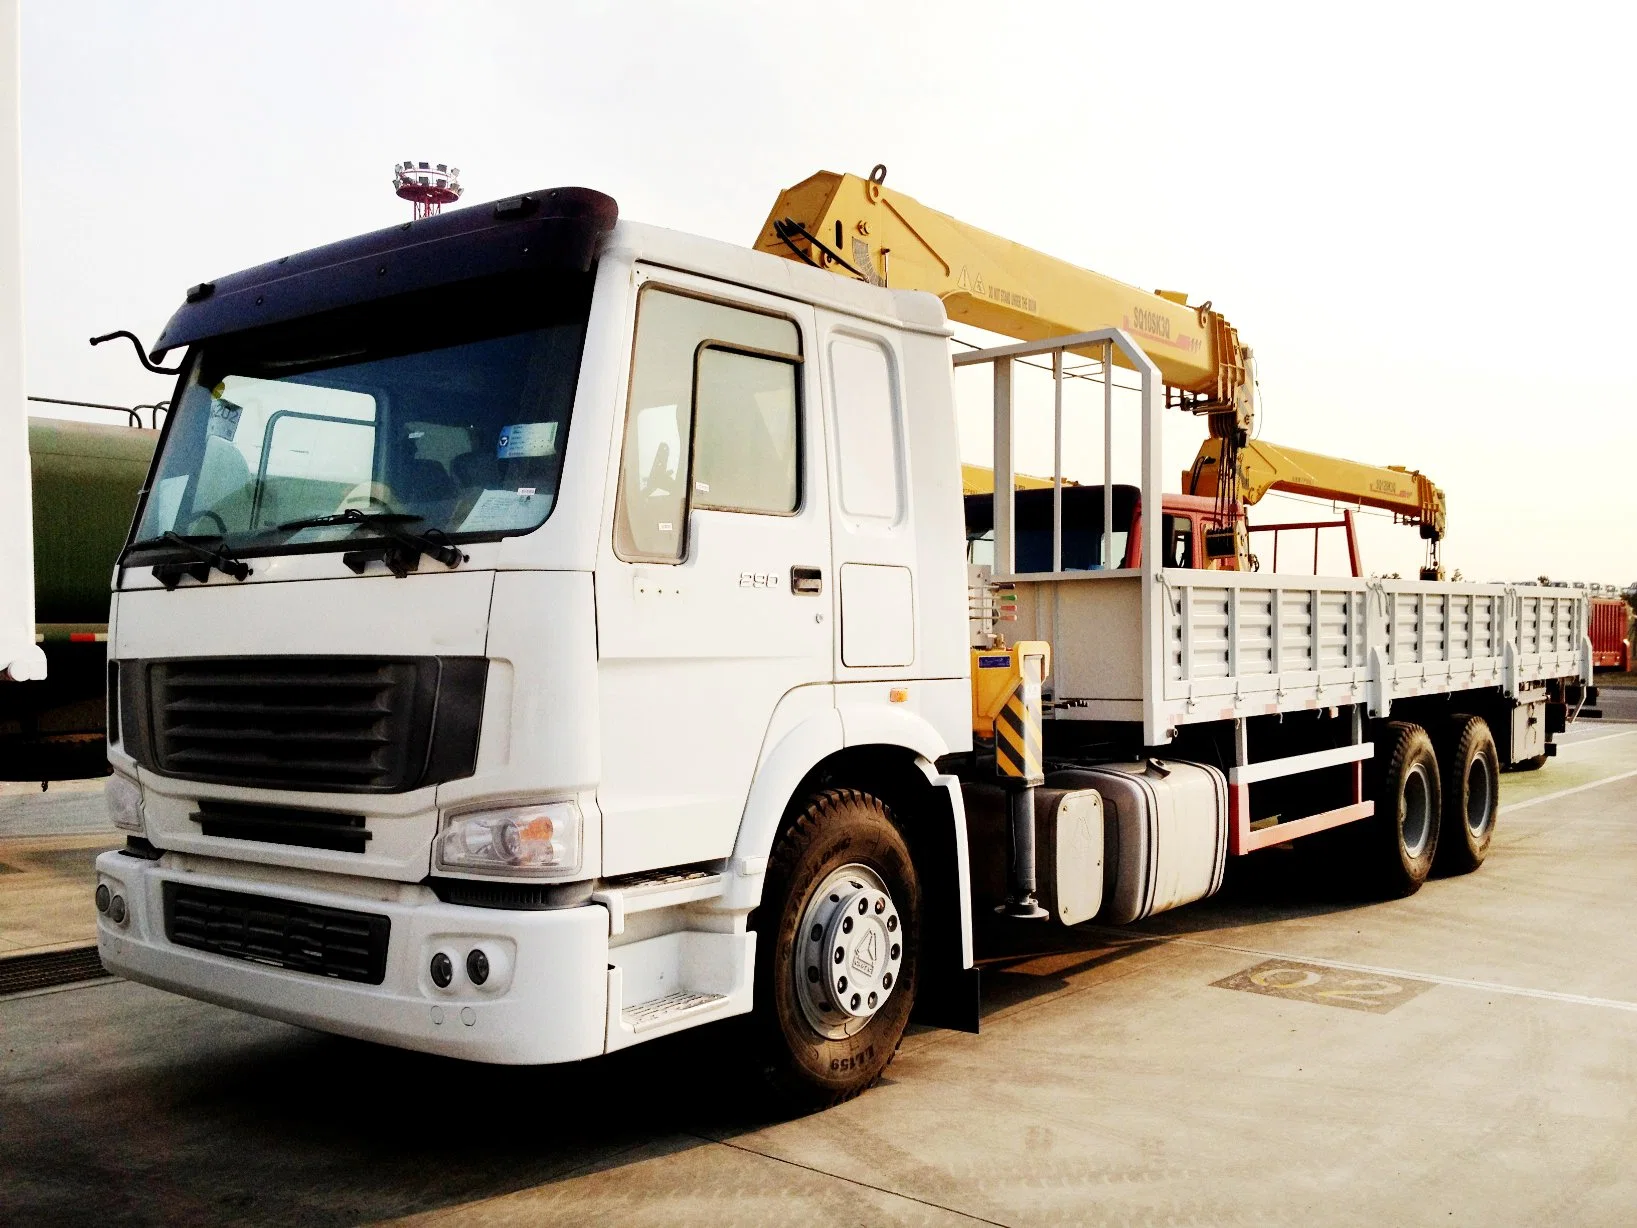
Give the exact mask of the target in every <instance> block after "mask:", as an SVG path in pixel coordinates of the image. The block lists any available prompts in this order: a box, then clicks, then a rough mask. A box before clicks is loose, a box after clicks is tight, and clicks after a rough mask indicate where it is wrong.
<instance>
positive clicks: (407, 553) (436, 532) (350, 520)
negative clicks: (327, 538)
mask: <svg viewBox="0 0 1637 1228" xmlns="http://www.w3.org/2000/svg"><path fill="white" fill-rule="evenodd" d="M424 519H426V518H425V517H424V516H416V515H413V514H412V513H409V512H363V511H359V510H358V509H357V508H355V507H349V508H348V509H347V510H346V511H344V512H335V513H332V514H331V515H328V516H308V517H306V518H305V519H303V520H291V521H289V522H287V523H285V524H281V525H279V528H280V529H286V530H291V531H293V530H296V529H317V528H324V527H326V526H329V525H343V524H356V525H361V526H364V527H366V528H371V529H374V530H375V531H376V532H377V533H379V534H381V536H383V537H386V538H389V539H391V544H390V545H384V546H377V547H374V548H372V549H364V550H349V551H347V553H346V554H343V555H342V556H341V561H342V562H343V563H345V564H346V565H347V566H348V567H349V568H351V569H352V570H353V572H355V573H356V574H358V575H363V573H364V567H365V566H366V565H367V564H368V563H370V562H372V561H373V560H376V559H379V560H380V561H381V562H383V563H385V564H386V565H387V570H388V571H390V572H392V574H393V575H395V576H397V577H398V578H399V579H402V578H403V577H404V576H407V575H408V574H409V573H410V572H412V571H414V570H415V569H416V568H417V567H418V566H419V565H420V561H421V555H423V554H430V555H431V556H432V557H433V558H435V559H437V560H438V562H440V563H442V564H443V565H444V566H445V567H459V566H460V565H461V564H462V563H464V562H465V561H466V556H465V555H464V554H462V553H461V552H460V551H459V550H457V549H455V547H454V546H452V545H450V544H449V535H448V534H446V533H445V532H444V531H443V530H442V529H428V530H427V531H426V532H425V533H411V532H409V531H408V530H407V529H405V528H404V527H403V526H404V525H406V524H413V523H415V522H416V521H418V520H424Z"/></svg>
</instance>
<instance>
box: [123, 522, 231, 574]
mask: <svg viewBox="0 0 1637 1228" xmlns="http://www.w3.org/2000/svg"><path fill="white" fill-rule="evenodd" d="M221 540H222V535H221V534H220V533H216V534H212V535H211V536H210V537H207V538H204V539H203V540H201V541H195V540H192V539H190V538H186V537H183V536H182V535H181V534H180V533H177V532H175V531H173V530H166V531H165V532H164V533H161V534H160V535H159V536H158V537H149V538H144V539H143V540H142V541H135V542H132V543H131V544H130V545H129V546H128V547H127V548H126V550H127V552H129V551H131V550H144V549H154V548H157V547H161V546H174V547H176V548H177V549H178V550H185V551H187V552H188V553H189V554H191V555H193V557H194V558H196V559H198V560H199V561H198V562H197V563H159V564H157V565H156V566H155V567H154V569H153V578H154V579H155V580H158V581H159V582H160V583H161V584H163V585H164V586H165V587H166V588H175V587H176V586H177V585H178V584H180V583H181V582H182V577H183V576H192V577H193V578H194V579H195V580H197V581H199V583H200V584H203V583H204V582H205V581H206V580H208V579H210V569H211V568H212V567H214V568H215V569H216V570H217V571H219V572H221V573H222V574H223V575H226V576H232V577H233V578H234V579H235V580H243V579H244V578H245V577H246V576H248V575H249V574H250V567H249V565H248V564H246V563H244V562H243V561H242V560H240V559H239V558H238V557H236V556H235V555H234V554H233V552H232V551H230V550H228V549H227V548H225V547H224V548H222V549H221V550H212V549H211V548H210V547H209V546H207V545H205V544H204V542H207V541H216V542H219V541H221Z"/></svg>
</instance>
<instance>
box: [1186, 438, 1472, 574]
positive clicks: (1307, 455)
mask: <svg viewBox="0 0 1637 1228" xmlns="http://www.w3.org/2000/svg"><path fill="white" fill-rule="evenodd" d="M1221 457H1222V441H1221V440H1220V439H1207V440H1205V441H1204V442H1203V443H1201V444H1200V445H1199V454H1198V455H1197V456H1196V457H1194V464H1193V467H1192V468H1191V469H1189V470H1188V472H1187V473H1185V474H1184V475H1183V479H1182V488H1183V490H1184V491H1185V492H1186V493H1188V494H1206V493H1215V491H1216V489H1217V484H1218V482H1219V480H1220V478H1219V475H1218V468H1219V466H1220V463H1221ZM1239 475H1240V476H1239V483H1240V496H1241V498H1243V500H1244V501H1245V503H1247V504H1253V503H1257V502H1259V501H1260V500H1261V498H1262V496H1263V495H1265V494H1267V493H1268V491H1270V490H1282V491H1288V492H1289V493H1291V494H1296V495H1310V496H1312V497H1314V498H1319V499H1339V500H1342V501H1344V502H1347V503H1356V504H1358V505H1359V506H1361V507H1374V508H1381V509H1383V510H1385V511H1389V512H1392V513H1393V514H1394V515H1395V516H1396V517H1398V519H1400V520H1402V521H1403V522H1404V523H1406V524H1413V525H1419V526H1420V527H1421V536H1422V537H1423V538H1425V539H1426V541H1427V545H1428V551H1429V559H1428V568H1429V569H1430V570H1432V571H1433V572H1434V573H1435V574H1436V572H1437V571H1438V570H1439V566H1438V543H1439V542H1440V541H1442V540H1443V537H1444V530H1445V527H1446V520H1447V509H1446V505H1445V500H1444V492H1443V491H1442V490H1440V489H1439V488H1438V487H1437V486H1435V485H1433V483H1432V481H1431V480H1430V479H1428V478H1427V477H1426V475H1424V474H1422V473H1421V472H1419V471H1418V470H1415V469H1405V468H1403V467H1402V466H1399V465H1365V464H1361V463H1360V462H1358V461H1350V460H1340V459H1338V458H1336V457H1333V456H1320V455H1319V454H1318V453H1317V452H1303V451H1301V450H1299V449H1297V448H1287V447H1284V446H1282V445H1280V444H1275V443H1268V442H1267V441H1266V440H1262V439H1256V440H1252V441H1251V442H1250V443H1247V444H1245V445H1244V446H1242V447H1241V448H1240V449H1239Z"/></svg>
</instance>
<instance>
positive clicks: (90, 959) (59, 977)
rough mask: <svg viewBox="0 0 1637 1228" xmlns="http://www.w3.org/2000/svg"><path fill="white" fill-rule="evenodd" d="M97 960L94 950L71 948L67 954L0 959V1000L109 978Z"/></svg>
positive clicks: (53, 953) (63, 952)
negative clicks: (9, 995)
mask: <svg viewBox="0 0 1637 1228" xmlns="http://www.w3.org/2000/svg"><path fill="white" fill-rule="evenodd" d="M109 975H110V974H109V972H108V971H107V969H105V968H104V967H103V966H102V960H100V959H98V958H97V949H96V947H72V948H70V949H69V950H67V951H46V952H43V953H42V954H39V955H13V956H11V957H10V958H8V959H0V998H3V997H5V996H6V995H7V994H14V993H26V992H28V991H29V990H31V989H50V988H51V987H52V986H54V985H72V984H74V983H75V982H76V981H99V980H102V979H103V978H105V977H107V976H109Z"/></svg>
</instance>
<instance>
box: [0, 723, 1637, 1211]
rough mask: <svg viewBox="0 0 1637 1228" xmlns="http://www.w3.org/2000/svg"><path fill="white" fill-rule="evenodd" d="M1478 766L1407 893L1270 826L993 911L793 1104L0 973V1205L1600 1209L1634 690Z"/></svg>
mask: <svg viewBox="0 0 1637 1228" xmlns="http://www.w3.org/2000/svg"><path fill="white" fill-rule="evenodd" d="M1502 800H1503V805H1504V807H1505V809H1504V811H1503V813H1502V816H1501V822H1500V827H1499V829H1498V832H1497V836H1496V846H1495V849H1494V851H1493V853H1492V856H1491V859H1490V861H1489V863H1488V864H1487V865H1486V866H1485V867H1484V868H1483V869H1482V870H1481V871H1480V872H1479V873H1477V874H1475V875H1471V876H1468V877H1464V878H1453V879H1440V880H1435V881H1433V882H1431V883H1429V884H1428V885H1427V886H1426V887H1425V888H1424V889H1423V890H1422V891H1421V892H1420V893H1419V894H1417V895H1415V896H1413V897H1411V898H1410V899H1407V900H1400V901H1395V902H1392V903H1369V902H1364V901H1360V900H1356V899H1350V898H1347V897H1346V896H1345V895H1343V894H1341V893H1338V892H1335V891H1330V892H1326V891H1325V890H1322V889H1317V888H1314V887H1312V886H1311V885H1306V886H1304V884H1303V882H1302V881H1301V878H1300V876H1299V875H1297V874H1295V873H1293V872H1292V871H1293V870H1294V869H1295V868H1296V866H1295V862H1294V860H1293V855H1292V854H1289V853H1285V852H1281V851H1278V850H1269V851H1267V852H1265V853H1263V854H1258V855H1257V856H1258V858H1262V859H1265V860H1261V861H1257V862H1252V861H1249V860H1247V862H1246V863H1242V864H1241V865H1240V866H1238V867H1237V869H1238V870H1239V872H1238V873H1237V874H1236V876H1235V879H1234V881H1233V882H1232V883H1231V884H1230V888H1229V890H1227V891H1226V892H1225V893H1224V894H1223V895H1222V896H1219V897H1217V898H1216V899H1214V900H1211V901H1207V902H1205V903H1203V904H1200V905H1196V906H1193V907H1190V908H1186V909H1181V910H1178V911H1176V912H1174V913H1169V914H1165V915H1163V916H1161V917H1158V918H1155V919H1154V920H1152V921H1151V922H1148V923H1146V924H1143V925H1139V926H1134V927H1130V928H1127V929H1123V930H1102V929H1095V928H1091V927H1081V928H1080V929H1078V930H1073V931H1065V930H1061V929H1055V930H1054V929H1048V928H1045V927H1040V928H1031V929H1029V930H1026V931H1021V936H1020V932H1019V931H1016V930H1013V931H1012V932H1011V933H1010V935H1002V936H998V937H997V936H995V935H989V936H988V937H987V938H986V942H985V948H986V950H987V951H988V955H987V957H986V971H985V980H986V988H987V992H986V1003H987V1006H986V1014H985V1018H984V1029H983V1033H982V1035H980V1036H968V1035H963V1034H955V1033H948V1032H939V1031H929V1030H918V1031H916V1032H914V1033H913V1034H912V1035H911V1036H910V1037H908V1038H907V1039H906V1041H905V1044H904V1046H903V1049H902V1051H901V1052H900V1054H899V1056H898V1058H897V1060H896V1061H895V1062H894V1063H893V1065H892V1066H891V1067H890V1068H889V1070H888V1077H887V1079H886V1080H885V1081H884V1082H883V1083H882V1085H880V1086H878V1087H876V1088H875V1089H874V1090H872V1091H870V1092H868V1093H867V1094H865V1095H864V1096H863V1097H861V1098H859V1099H858V1100H855V1101H853V1102H851V1103H849V1104H846V1105H843V1106H841V1107H840V1108H837V1109H834V1110H831V1111H830V1112H827V1113H821V1114H817V1115H814V1116H810V1117H806V1118H800V1119H796V1120H784V1121H781V1120H768V1119H767V1118H765V1117H761V1116H758V1115H757V1114H756V1110H755V1109H754V1108H753V1107H751V1102H750V1101H748V1100H747V1099H746V1098H745V1097H743V1096H741V1095H739V1094H738V1090H737V1089H738V1085H739V1084H740V1083H741V1081H742V1078H741V1075H740V1073H739V1069H738V1067H737V1066H736V1065H735V1063H734V1060H733V1053H732V1052H731V1041H730V1039H729V1038H725V1037H723V1036H722V1035H719V1034H713V1033H709V1032H707V1033H705V1034H701V1035H685V1036H683V1037H678V1038H673V1039H671V1040H667V1041H659V1042H655V1043H653V1044H651V1045H647V1046H643V1047H639V1048H638V1049H636V1050H632V1051H628V1052H627V1053H624V1054H622V1055H619V1056H618V1057H617V1058H613V1059H604V1060H599V1061H595V1062H589V1063H585V1064H582V1065H579V1066H574V1067H567V1068H542V1069H533V1070H514V1069H502V1068H486V1067H474V1066H466V1065H462V1064H459V1063H455V1062H449V1061H444V1060H441V1059H435V1058H428V1057H422V1056H419V1055H415V1054H409V1053H401V1052H397V1051H393V1050H387V1049H380V1048H375V1047H372V1046H369V1045H365V1044H360V1043H356V1042H352V1041H346V1040H339V1039H335V1038H331V1037H326V1036H321V1035H317V1034H314V1033H309V1032H304V1031H301V1030H300V1029H297V1028H292V1027H287V1026H284V1025H282V1024H276V1023H270V1022H267V1021H264V1020H259V1019H254V1018H250V1017H248V1016H243V1015H238V1014H235V1013H233V1012H230V1011H225V1010H221V1009H218V1008H215V1007H211V1006H206V1005H203V1004H200V1003H195V1002H190V1001H187V1000H185V999H182V998H177V997H172V996H169V995H166V994H163V993H160V992H157V991H154V990H150V989H146V988H143V987H140V986H136V985H131V984H127V983H124V982H105V983H102V984H99V985H94V986H91V987H86V988H77V989H68V990H62V991H58V992H46V993H41V994H38V995H35V996H29V997H20V998H12V999H10V1000H5V1001H0V1222H3V1223H17V1224H25V1223H26V1224H40V1223H75V1224H78V1223H96V1224H103V1225H113V1224H125V1223H155V1224H158V1223H164V1224H221V1223H258V1224H262V1223H266V1224H292V1225H294V1224H301V1225H330V1224H352V1223H363V1222H379V1221H385V1222H393V1223H407V1224H478V1225H508V1224H518V1225H523V1224H527V1225H536V1224H558V1223H561V1224H584V1223H596V1224H632V1225H638V1224H640V1225H653V1224H664V1225H692V1224H699V1225H709V1226H710V1228H724V1226H726V1225H733V1224H750V1225H760V1224H769V1223H786V1222H802V1223H809V1224H837V1225H852V1224H935V1225H943V1224H950V1225H955V1224H974V1223H991V1224H1017V1225H1024V1224H1030V1225H1032V1224H1120V1225H1127V1224H1211V1225H1224V1224H1258V1225H1260V1224H1300V1225H1304V1226H1306V1225H1316V1224H1325V1225H1328V1224H1486V1225H1487V1224H1528V1225H1531V1226H1533V1225H1549V1224H1629V1223H1631V1222H1632V1221H1633V1219H1634V1218H1637V960H1634V959H1633V958H1632V954H1631V952H1632V947H1631V935H1632V934H1633V933H1634V932H1637V893H1634V892H1633V891H1632V889H1631V885H1632V883H1633V882H1634V881H1637V724H1629V725H1619V724H1610V723H1607V722H1602V723H1592V722H1588V723H1587V727H1585V728H1582V729H1580V730H1577V731H1576V732H1575V733H1573V734H1571V735H1570V737H1569V739H1568V741H1567V743H1566V744H1565V745H1564V746H1563V749H1562V754H1561V755H1560V756H1559V757H1558V758H1557V759H1556V760H1554V761H1553V762H1552V763H1551V764H1549V765H1548V766H1547V768H1546V769H1545V770H1544V771H1541V772H1537V773H1527V774H1518V775H1511V776H1508V777H1506V779H1505V788H1504V792H1503V799H1502ZM1281 859H1284V860H1281ZM4 889H5V888H4V880H3V879H0V892H3V891H4ZM1002 952H1006V953H1004V954H1003V953H1002Z"/></svg>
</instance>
